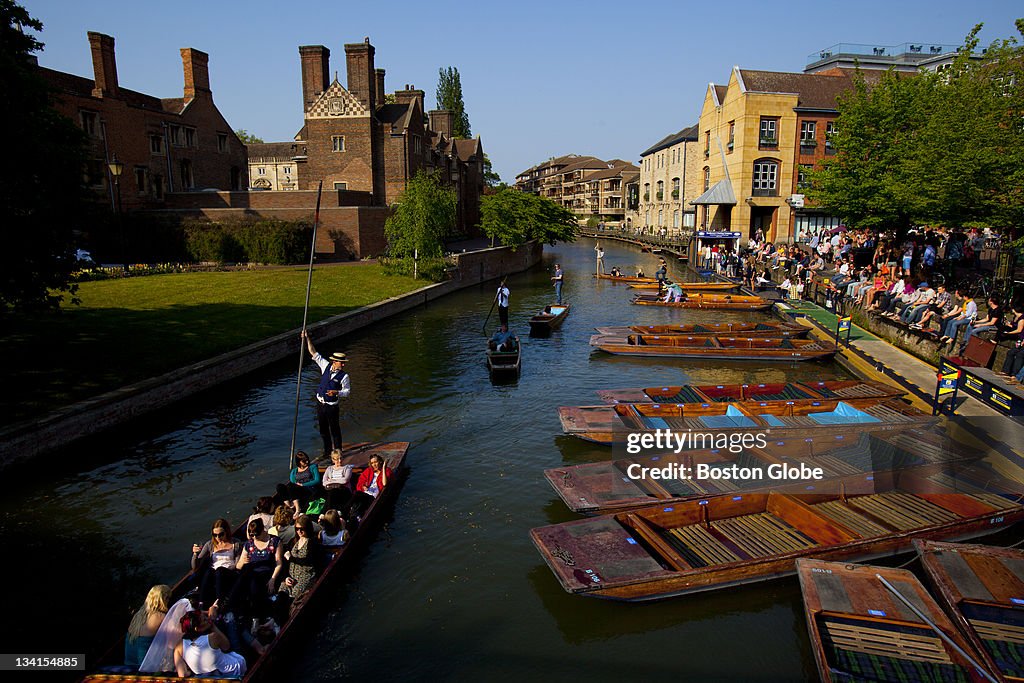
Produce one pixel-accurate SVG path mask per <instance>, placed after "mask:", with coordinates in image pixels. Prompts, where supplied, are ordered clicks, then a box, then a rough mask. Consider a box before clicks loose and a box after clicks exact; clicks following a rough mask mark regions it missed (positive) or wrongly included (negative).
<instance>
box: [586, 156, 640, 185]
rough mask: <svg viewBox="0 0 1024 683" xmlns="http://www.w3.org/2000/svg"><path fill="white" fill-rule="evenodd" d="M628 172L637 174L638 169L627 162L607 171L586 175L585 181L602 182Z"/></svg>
mask: <svg viewBox="0 0 1024 683" xmlns="http://www.w3.org/2000/svg"><path fill="white" fill-rule="evenodd" d="M620 161H621V160H620ZM630 171H636V172H637V173H639V172H640V169H639V168H637V167H636V166H634V165H633V164H630V163H628V162H626V163H620V164H616V165H615V166H613V167H612V168H607V169H605V170H603V171H597V172H596V173H592V174H590V175H588V176H587V178H586V179H587V180H603V179H604V178H615V177H617V176H620V175H624V174H626V173H629V172H630Z"/></svg>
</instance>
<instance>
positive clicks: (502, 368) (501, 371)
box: [487, 342, 523, 379]
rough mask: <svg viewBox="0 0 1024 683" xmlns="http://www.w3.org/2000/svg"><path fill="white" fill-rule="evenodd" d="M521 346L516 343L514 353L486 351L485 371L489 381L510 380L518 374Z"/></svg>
mask: <svg viewBox="0 0 1024 683" xmlns="http://www.w3.org/2000/svg"><path fill="white" fill-rule="evenodd" d="M522 349H523V345H522V344H520V343H518V342H517V343H516V348H515V351H492V350H491V349H487V371H488V372H489V373H490V374H491V379H501V378H511V377H515V376H517V375H518V374H519V368H520V364H521V362H522Z"/></svg>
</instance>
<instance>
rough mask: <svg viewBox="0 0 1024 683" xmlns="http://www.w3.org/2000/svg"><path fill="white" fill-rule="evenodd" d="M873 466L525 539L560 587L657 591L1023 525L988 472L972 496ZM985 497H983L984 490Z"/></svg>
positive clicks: (703, 587) (569, 525)
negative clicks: (825, 488)
mask: <svg viewBox="0 0 1024 683" xmlns="http://www.w3.org/2000/svg"><path fill="white" fill-rule="evenodd" d="M925 469H926V470H927V471H923V470H919V469H916V468H912V469H907V470H902V471H900V472H899V473H898V475H897V474H894V473H889V472H882V473H878V474H876V475H875V476H874V478H873V479H872V482H871V486H872V488H871V489H870V492H863V493H853V494H851V493H846V492H843V491H840V492H839V493H835V492H825V493H817V492H807V493H803V494H799V495H797V494H793V493H783V492H779V491H772V492H768V493H741V494H725V495H718V496H710V497H706V498H699V499H696V500H689V501H683V502H675V501H673V502H672V503H671V504H669V505H665V504H664V503H661V504H657V505H653V506H650V507H645V508H641V509H638V510H634V511H631V512H620V513H616V514H609V515H601V516H598V517H588V518H585V519H581V520H576V521H571V522H563V523H561V524H553V525H550V526H544V527H538V528H535V529H532V530H531V531H530V537H531V539H532V541H533V543H534V545H535V546H536V548H537V549H538V551H539V552H540V554H541V556H542V557H543V558H544V560H545V561H546V562H547V564H548V566H549V567H550V569H551V570H552V572H553V573H554V574H555V576H556V577H557V579H558V581H559V583H561V585H562V587H563V588H564V589H565V590H566V591H568V592H570V593H580V594H583V595H589V596H593V597H601V598H608V599H614V600H625V601H643V600H655V599H661V598H668V597H672V596H678V595H685V594H689V593H696V592H701V591H709V590H717V589H720V588H726V587H729V586H736V585H741V584H748V583H754V582H758V581H765V580H768V579H773V578H777V577H781V576H790V575H792V574H793V573H794V572H795V571H796V567H795V561H796V560H797V559H798V558H801V557H814V558H818V559H825V560H837V561H865V560H871V559H876V558H881V557H889V556H894V555H898V554H901V553H905V552H907V551H909V550H910V549H911V542H912V540H913V539H915V538H921V539H931V540H962V539H967V538H974V537H978V536H983V535H985V534H990V533H993V532H996V531H998V530H1000V529H1004V528H1006V527H1009V526H1010V525H1012V524H1015V523H1016V522H1018V521H1021V520H1024V506H1022V505H1021V504H1020V502H1019V498H1020V496H1019V494H1018V493H1016V492H1014V493H1004V492H1011V491H1014V489H1015V487H1016V488H1019V485H1016V484H1015V483H1013V482H1009V481H1006V480H1002V479H1000V478H999V477H998V475H994V474H993V476H992V477H991V478H990V479H989V480H988V481H987V482H986V484H985V490H984V494H983V495H970V494H967V493H958V492H956V490H955V489H953V488H950V487H948V486H947V485H945V484H944V483H942V481H941V480H940V478H939V477H941V476H942V475H943V474H945V472H944V470H945V466H941V465H940V466H936V467H933V468H925ZM992 493H995V495H991V494H992Z"/></svg>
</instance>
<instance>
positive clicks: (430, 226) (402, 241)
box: [384, 171, 456, 258]
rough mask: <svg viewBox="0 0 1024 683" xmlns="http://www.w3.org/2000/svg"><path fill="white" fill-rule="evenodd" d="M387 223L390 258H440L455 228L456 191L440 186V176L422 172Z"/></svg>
mask: <svg viewBox="0 0 1024 683" xmlns="http://www.w3.org/2000/svg"><path fill="white" fill-rule="evenodd" d="M391 208H392V213H391V216H390V217H388V219H387V221H385V223H384V237H385V238H386V239H387V241H388V253H389V254H390V255H391V256H397V257H399V258H406V257H410V256H413V255H417V256H419V257H421V258H434V257H440V256H441V255H442V253H443V251H444V240H445V238H446V237H447V236H448V235H449V234H450V233H451V231H452V229H453V228H454V226H455V219H456V197H455V191H454V190H451V189H449V188H447V187H445V186H444V185H442V184H441V180H440V176H439V174H438V173H437V172H435V173H426V172H424V171H420V172H419V173H417V174H416V175H415V176H413V178H412V179H411V180H410V181H409V183H408V185H406V188H405V192H403V193H402V195H401V196H400V197H399V198H398V202H397V203H395V204H393V205H392V207H391Z"/></svg>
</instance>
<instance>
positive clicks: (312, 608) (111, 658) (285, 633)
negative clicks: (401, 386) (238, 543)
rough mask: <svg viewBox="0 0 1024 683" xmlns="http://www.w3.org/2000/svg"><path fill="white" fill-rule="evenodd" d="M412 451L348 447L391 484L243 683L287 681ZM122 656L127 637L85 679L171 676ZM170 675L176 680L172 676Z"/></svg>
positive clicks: (187, 583)
mask: <svg viewBox="0 0 1024 683" xmlns="http://www.w3.org/2000/svg"><path fill="white" fill-rule="evenodd" d="M408 450H409V443H408V442H391V443H363V444H355V445H353V446H349V447H348V448H346V449H345V451H344V457H343V461H342V462H343V464H348V465H353V466H354V468H355V471H354V474H355V475H356V476H358V473H359V472H360V471H362V470H363V469H365V468H366V467H367V464H368V463H369V460H370V457H372V456H374V455H377V456H380V457H381V458H383V459H384V461H385V463H386V466H387V467H390V468H391V470H392V471H393V473H394V475H393V477H392V480H391V481H390V482H389V483H388V485H387V486H385V487H384V488H382V489H381V491H380V494H379V495H378V496H377V497H376V498H375V499H374V501H373V503H371V504H370V507H369V508H367V509H366V511H365V512H364V513H363V516H362V521H361V523H360V524H359V525H358V526H356V528H355V530H354V531H353V532H352V533H351V536H350V538H349V540H348V542H347V543H345V545H343V546H341V548H340V549H339V550H337V551H335V552H334V553H333V556H331V557H330V559H329V561H328V563H327V565H326V566H325V567H324V569H323V570H322V571H321V572H320V574H319V576H318V577H317V579H316V581H314V582H313V584H312V585H311V586H310V588H309V590H308V591H307V592H306V594H305V595H304V596H303V599H302V600H298V601H296V603H295V606H294V607H293V611H292V612H291V614H290V615H289V617H288V619H287V621H285V622H284V624H281V630H280V632H279V633H278V634H277V636H276V637H275V638H274V640H273V641H271V643H270V645H269V646H267V647H266V650H265V652H264V654H263V655H262V656H259V657H257V658H255V659H249V660H248V663H249V666H248V670H247V671H246V674H245V676H244V678H242V679H241V680H242V682H243V683H254V682H255V681H274V680H281V679H282V678H283V677H285V674H284V673H283V672H282V670H281V668H282V665H284V666H285V667H286V666H287V665H288V663H289V662H287V660H286V659H285V655H286V654H287V653H288V651H289V650H290V649H291V648H292V646H294V645H301V644H302V643H303V642H305V641H303V640H300V639H299V638H298V636H299V634H301V633H303V629H304V628H306V627H307V626H308V625H309V624H310V623H312V622H313V620H314V619H315V617H316V615H317V613H318V612H320V611H321V610H322V608H323V607H325V606H326V605H327V604H328V603H329V601H330V596H329V590H328V587H329V585H330V582H332V581H335V580H337V579H339V578H340V577H341V576H342V575H344V574H345V573H346V572H345V570H346V569H351V568H352V566H353V563H354V562H355V559H356V557H357V556H358V554H359V553H360V551H361V550H362V549H363V548H365V547H366V546H367V545H368V544H369V542H370V540H371V539H372V538H373V535H374V533H375V532H376V530H377V529H378V528H379V527H380V526H381V525H382V524H383V523H384V521H385V519H386V517H387V513H388V510H389V509H390V508H391V507H392V505H393V504H394V501H395V499H396V498H397V497H398V493H399V491H400V490H401V487H402V484H403V482H404V481H405V478H406V476H407V474H408V467H407V466H406V463H405V457H406V454H407V453H408ZM213 516H215V515H213ZM245 529H246V525H245V524H240V525H238V526H237V527H235V535H236V537H239V538H240V539H241V540H244V538H245ZM239 534H240V536H239ZM325 550H328V549H325ZM193 584H194V574H193V573H192V572H189V573H188V574H186V575H185V576H184V577H183V578H182V579H181V580H179V581H178V583H177V584H175V586H174V588H173V590H172V595H173V598H174V600H175V601H176V600H178V599H180V598H181V597H183V596H184V595H185V593H186V592H187V591H188V589H189V588H190V587H191V585H193ZM123 655H124V638H123V637H122V638H121V640H120V641H118V643H117V645H115V646H114V647H113V648H111V649H110V650H109V651H108V652H107V653H106V655H104V656H103V657H102V658H100V660H99V662H98V666H97V672H96V673H90V674H87V675H86V676H85V677H84V678H83V679H82V683H154V682H156V681H162V680H167V678H168V674H166V673H165V674H143V673H138V672H124V671H123V669H124V667H123V666H120V667H119V666H116V665H117V664H118V663H120V662H122V661H123ZM171 677H172V678H173V677H175V676H174V675H171ZM189 680H190V681H210V682H211V683H212V682H213V681H217V680H220V681H222V680H223V679H222V678H219V679H218V678H212V677H205V676H198V677H192V678H190V679H189Z"/></svg>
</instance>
